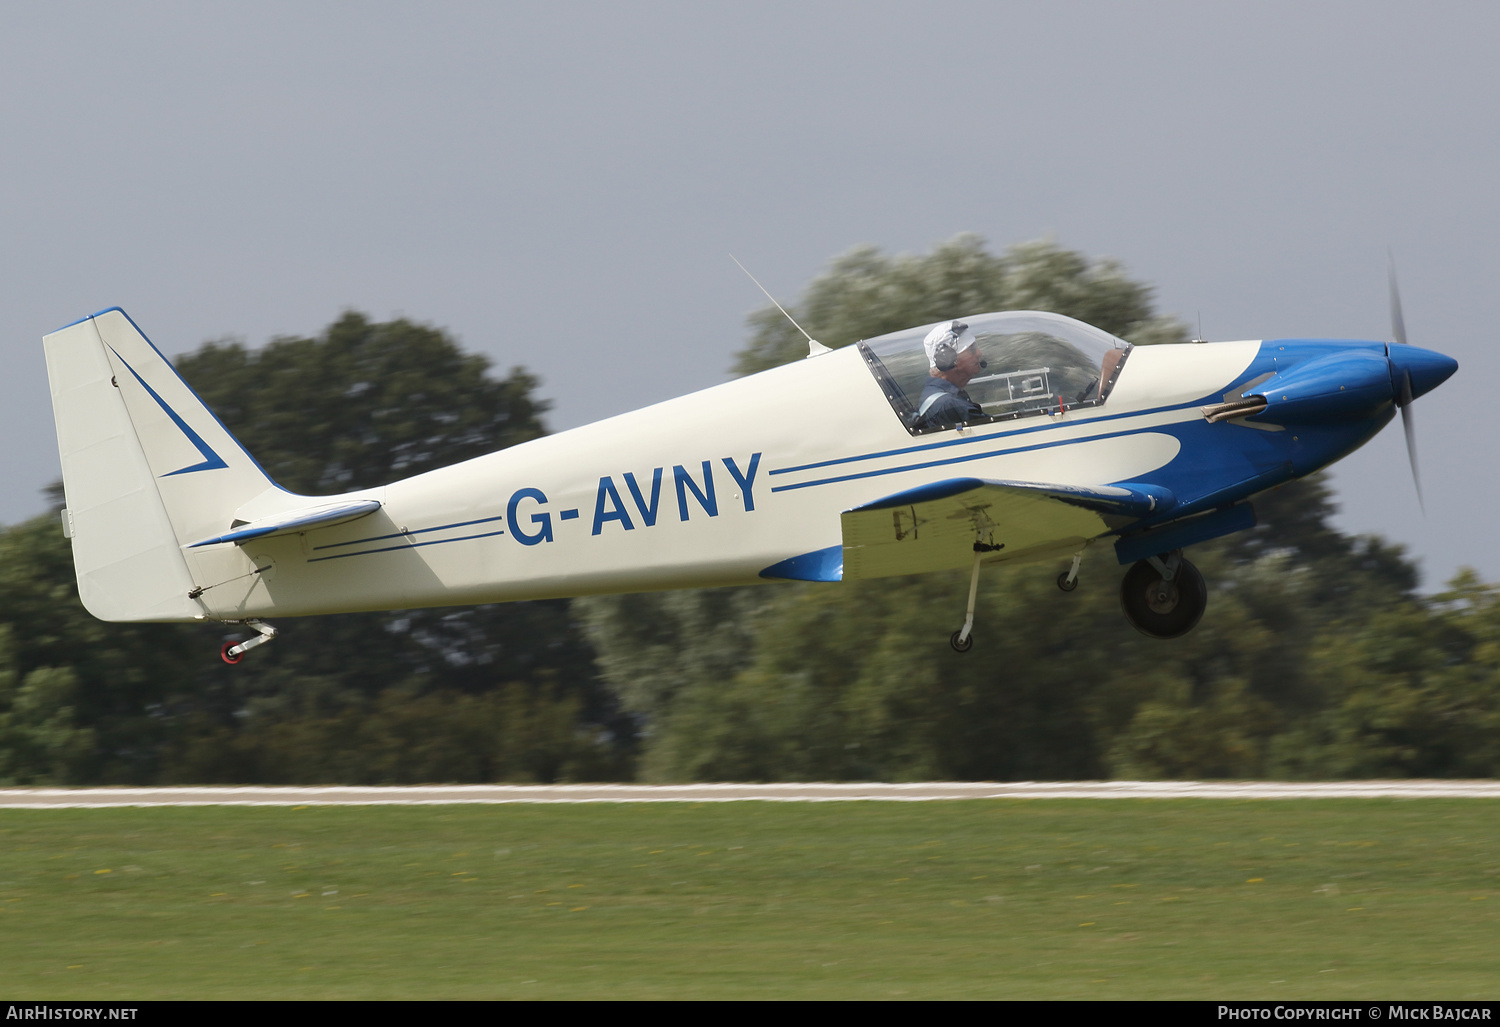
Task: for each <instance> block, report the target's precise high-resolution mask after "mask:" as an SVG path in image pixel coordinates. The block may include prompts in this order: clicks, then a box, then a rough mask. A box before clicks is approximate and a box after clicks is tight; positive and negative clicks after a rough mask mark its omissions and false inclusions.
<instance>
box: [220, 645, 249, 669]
mask: <svg viewBox="0 0 1500 1027" xmlns="http://www.w3.org/2000/svg"><path fill="white" fill-rule="evenodd" d="M237 645H239V643H238V642H225V643H224V648H222V649H220V650H219V659H221V660H223V661H224V662H225V663H229V664H234V663H239V662H240V661H241V660H243V659H244V658H245V654H244V653H234V654H233V655H231V654H230V652H229V650H231V649H233V648H234V647H235V646H237Z"/></svg>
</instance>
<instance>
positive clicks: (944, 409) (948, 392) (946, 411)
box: [917, 378, 984, 427]
mask: <svg viewBox="0 0 1500 1027" xmlns="http://www.w3.org/2000/svg"><path fill="white" fill-rule="evenodd" d="M917 413H918V414H919V415H920V422H921V423H922V424H925V425H929V426H932V427H936V426H938V425H949V424H963V423H964V422H965V421H972V420H974V419H975V418H977V417H983V416H984V410H982V409H981V408H980V406H979V404H978V403H975V402H974V401H973V400H972V399H970V398H969V394H968V393H967V392H965V391H964V390H963V389H960V388H959V387H958V386H957V385H954V384H953V383H952V382H950V381H949V380H948V379H946V378H929V379H927V384H926V385H924V386H923V387H922V396H921V398H920V399H919V400H918V401H917Z"/></svg>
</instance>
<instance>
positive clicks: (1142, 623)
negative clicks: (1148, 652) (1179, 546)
mask: <svg viewBox="0 0 1500 1027" xmlns="http://www.w3.org/2000/svg"><path fill="white" fill-rule="evenodd" d="M1160 586H1161V575H1160V574H1158V573H1157V572H1156V568H1155V567H1153V566H1151V563H1150V561H1147V560H1141V561H1139V562H1138V563H1136V565H1135V566H1134V567H1131V568H1130V570H1128V571H1126V572H1125V580H1124V581H1122V582H1121V583H1120V609H1122V610H1124V611H1125V619H1126V620H1128V621H1130V623H1131V625H1132V626H1133V627H1134V628H1135V629H1136V630H1137V631H1139V632H1140V633H1141V634H1143V635H1149V636H1151V637H1152V638H1180V637H1182V636H1183V635H1186V634H1187V633H1188V632H1189V631H1192V630H1193V628H1194V627H1196V626H1197V624H1198V621H1199V620H1200V619H1201V618H1202V617H1203V611H1204V610H1206V609H1207V608H1208V586H1207V585H1205V584H1204V583H1203V575H1202V574H1200V573H1199V572H1198V568H1196V567H1194V566H1193V565H1192V564H1191V563H1190V562H1188V561H1187V560H1183V561H1182V563H1181V564H1179V565H1178V567H1177V573H1176V574H1175V575H1173V577H1172V580H1171V581H1170V582H1168V583H1167V588H1166V590H1165V594H1163V593H1162V590H1161V587H1160Z"/></svg>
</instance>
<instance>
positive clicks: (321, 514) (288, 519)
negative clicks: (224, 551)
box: [185, 499, 380, 549]
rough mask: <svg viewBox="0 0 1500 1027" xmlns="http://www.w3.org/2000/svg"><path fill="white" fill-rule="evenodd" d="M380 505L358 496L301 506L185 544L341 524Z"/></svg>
mask: <svg viewBox="0 0 1500 1027" xmlns="http://www.w3.org/2000/svg"><path fill="white" fill-rule="evenodd" d="M379 509H380V501H379V500H378V499H357V500H354V501H352V502H345V503H324V504H321V505H319V506H311V507H308V506H304V507H300V508H298V509H296V510H288V511H286V512H284V513H279V514H275V515H274V516H271V517H262V518H260V519H259V520H254V521H249V522H246V523H242V524H236V525H233V526H232V527H231V530H229V531H227V532H225V533H224V534H222V535H215V536H214V537H213V538H206V539H203V540H201V541H199V542H191V543H189V544H188V545H187V546H186V547H185V548H187V549H196V548H197V547H199V546H212V545H217V544H219V543H221V542H248V541H249V540H250V539H252V538H268V537H270V536H272V535H288V534H291V533H292V532H294V531H308V530H310V529H312V528H326V527H328V526H329V525H331V524H343V523H344V522H345V521H352V520H354V519H355V518H357V517H364V516H366V515H367V514H372V513H374V512H375V511H376V510H379Z"/></svg>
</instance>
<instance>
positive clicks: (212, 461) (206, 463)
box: [109, 346, 229, 478]
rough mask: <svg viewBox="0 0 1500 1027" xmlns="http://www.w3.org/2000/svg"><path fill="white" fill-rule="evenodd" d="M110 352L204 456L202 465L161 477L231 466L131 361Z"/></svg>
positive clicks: (116, 351) (115, 350) (197, 464)
mask: <svg viewBox="0 0 1500 1027" xmlns="http://www.w3.org/2000/svg"><path fill="white" fill-rule="evenodd" d="M109 351H110V352H111V353H113V354H114V355H115V356H117V357H120V363H122V364H124V365H125V370H127V371H129V372H130V373H131V374H133V375H135V380H136V381H138V382H140V383H141V388H143V389H145V390H146V392H147V394H148V395H149V396H150V397H151V398H152V399H154V400H156V405H157V406H159V407H161V408H162V409H163V410H165V411H166V412H167V416H168V417H170V418H171V419H172V423H173V424H175V425H177V427H178V428H181V429H182V434H184V435H186V436H187V437H188V441H189V442H191V443H192V444H193V445H194V446H196V447H197V449H198V452H199V453H200V454H202V456H203V462H202V463H196V464H193V465H192V466H191V467H179V468H178V469H177V470H175V471H168V472H167V473H166V474H163V475H161V477H163V478H170V477H172V476H173V475H174V474H191V473H192V472H193V471H217V470H218V469H220V468H221V467H228V466H229V465H228V464H226V463H225V462H224V460H223V458H222V457H220V456H219V454H217V453H215V452H214V451H213V449H212V448H211V447H210V446H209V444H208V443H207V442H204V441H203V439H202V438H201V437H200V436H199V435H198V433H197V432H195V431H193V429H192V428H191V427H190V426H189V425H188V423H187V422H186V421H184V420H183V419H182V418H181V417H179V416H177V411H175V410H173V409H172V408H171V407H169V406H167V401H166V400H164V399H162V398H161V397H160V396H158V395H157V394H156V390H155V389H153V388H152V387H151V386H149V385H147V384H146V379H144V378H142V377H141V376H140V375H139V374H137V373H136V370H135V368H133V367H131V366H130V361H128V360H126V359H125V358H124V357H121V356H120V352H119V350H117V349H115V348H114V347H113V346H111V347H110V348H109Z"/></svg>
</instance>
